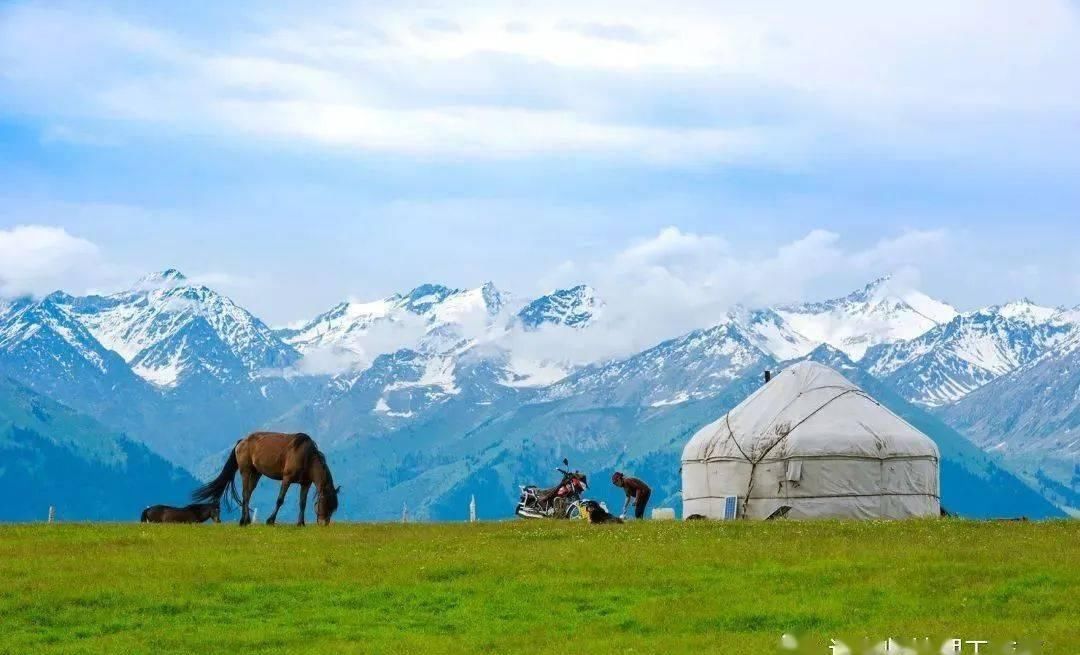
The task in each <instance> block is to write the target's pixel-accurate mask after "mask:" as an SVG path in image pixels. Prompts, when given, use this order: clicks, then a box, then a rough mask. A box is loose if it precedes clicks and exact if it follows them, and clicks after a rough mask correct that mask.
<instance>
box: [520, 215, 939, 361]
mask: <svg viewBox="0 0 1080 655" xmlns="http://www.w3.org/2000/svg"><path fill="white" fill-rule="evenodd" d="M947 243H948V233H947V232H945V231H944V230H931V231H908V232H904V233H902V234H899V235H898V236H896V237H893V238H888V239H882V240H879V241H877V242H874V243H871V244H869V245H866V246H863V247H851V246H847V247H845V244H844V242H843V240H842V239H841V237H840V235H838V234H836V233H834V232H830V231H826V230H812V231H810V232H809V233H807V234H806V235H805V236H804V237H802V238H800V239H797V240H795V241H792V242H790V243H786V244H781V245H779V246H774V247H773V248H772V249H771V250H766V251H763V252H755V251H753V250H739V249H737V248H735V247H733V246H732V245H730V244H729V243H728V241H727V240H726V239H725V238H724V237H723V236H721V235H710V234H694V233H690V232H685V231H683V230H680V229H679V228H676V227H667V228H664V229H663V230H661V231H660V232H659V233H658V234H657V235H656V236H654V237H652V238H650V239H645V240H642V241H639V242H636V243H634V244H632V245H630V246H629V247H627V248H626V249H625V250H623V251H621V252H619V253H617V254H616V255H614V256H613V257H611V258H610V259H608V260H604V261H594V262H587V263H573V262H567V263H564V264H563V265H561V266H560V267H558V269H557V270H556V271H555V272H554V273H553V274H552V276H551V277H550V278H549V280H550V281H552V282H554V283H555V284H557V285H569V284H573V283H575V282H578V281H580V280H582V279H585V280H588V281H590V282H591V283H592V284H594V285H595V287H596V288H597V294H598V296H599V297H600V298H602V299H603V301H604V303H605V306H604V310H603V313H602V314H601V315H600V317H599V319H598V320H597V321H596V322H595V323H594V324H593V325H592V326H590V328H589V329H587V330H572V329H568V328H563V327H551V328H543V329H541V330H538V331H535V332H521V331H519V332H518V333H516V334H512V335H510V336H509V337H508V338H507V339H508V343H510V344H512V347H513V349H514V352H515V354H518V355H521V356H527V357H531V358H533V359H535V360H541V361H544V360H548V361H562V362H570V363H574V364H583V363H587V362H592V361H596V359H597V358H601V359H606V358H611V357H620V356H625V355H629V354H631V353H635V352H638V351H641V350H643V349H645V348H648V347H650V346H653V345H655V344H657V343H659V342H660V341H663V340H665V339H668V338H672V337H675V336H678V335H681V334H684V333H686V332H689V331H691V330H694V329H697V328H704V327H709V326H712V325H715V324H716V323H718V322H720V321H722V320H724V318H725V316H726V314H727V313H728V312H729V311H730V310H731V309H732V308H733V307H734V306H735V305H740V304H741V305H745V306H749V307H765V306H769V305H774V304H780V303H785V302H793V301H805V300H808V299H814V298H822V297H827V296H828V295H830V294H839V293H847V292H848V291H851V290H854V289H856V288H859V287H861V286H862V285H864V284H866V283H867V282H868V281H870V280H871V279H873V278H875V277H877V276H880V275H883V274H890V273H892V274H895V275H896V278H895V285H896V288H897V289H901V288H910V287H913V286H915V285H916V284H917V282H918V276H919V271H920V268H921V267H922V266H923V265H925V264H926V263H928V262H932V261H934V260H935V259H936V258H937V257H938V256H939V254H940V248H942V247H945V246H946V245H947Z"/></svg>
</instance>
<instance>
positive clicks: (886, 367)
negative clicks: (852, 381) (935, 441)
mask: <svg viewBox="0 0 1080 655" xmlns="http://www.w3.org/2000/svg"><path fill="white" fill-rule="evenodd" d="M1062 316H1063V313H1062V310H1060V309H1056V308H1051V307H1040V306H1038V305H1036V304H1034V303H1032V302H1031V301H1030V300H1026V299H1024V300H1019V301H1016V302H1012V303H1008V304H1006V305H1002V306H994V307H988V308H985V309H980V310H978V311H974V312H968V313H965V314H960V315H958V316H956V317H955V318H953V319H952V320H951V321H949V322H948V323H945V324H943V325H938V326H936V327H934V328H932V329H931V330H930V331H928V332H926V333H925V334H923V335H921V336H918V337H916V338H914V339H910V340H908V341H900V342H896V343H893V344H883V345H880V346H876V347H874V348H872V349H871V350H870V351H869V352H868V353H867V355H866V357H865V359H864V362H863V363H864V365H865V366H867V368H868V369H869V370H870V372H871V373H873V374H874V375H876V376H877V377H879V378H882V379H884V380H887V381H888V382H889V383H891V384H892V385H893V387H894V388H896V389H897V390H898V391H899V392H900V393H902V394H903V395H904V396H905V397H906V398H907V399H908V400H910V401H912V402H915V403H918V404H921V405H925V406H929V407H939V406H942V405H948V404H951V403H954V402H956V401H958V400H960V399H961V398H963V397H964V396H966V395H967V394H969V393H971V392H972V391H974V390H975V389H978V388H979V387H981V386H983V385H985V384H987V383H989V382H991V381H992V380H994V379H996V378H998V377H1000V376H1002V375H1005V374H1007V373H1009V372H1011V371H1014V370H1016V369H1017V368H1020V367H1021V366H1024V365H1025V364H1027V363H1029V362H1031V361H1034V360H1035V359H1037V358H1038V357H1040V356H1042V355H1043V354H1044V353H1045V352H1046V351H1047V350H1048V349H1050V348H1052V347H1053V346H1054V345H1055V344H1056V343H1058V342H1059V341H1060V340H1061V339H1062V338H1063V337H1064V335H1065V334H1067V333H1068V332H1069V330H1070V329H1071V326H1070V325H1069V324H1068V322H1067V321H1064V320H1062V319H1061V317H1062Z"/></svg>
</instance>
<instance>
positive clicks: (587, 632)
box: [0, 520, 1080, 655]
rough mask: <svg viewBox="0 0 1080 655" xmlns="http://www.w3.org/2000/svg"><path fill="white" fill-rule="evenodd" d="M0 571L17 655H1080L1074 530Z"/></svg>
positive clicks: (296, 543)
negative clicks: (917, 651)
mask: <svg viewBox="0 0 1080 655" xmlns="http://www.w3.org/2000/svg"><path fill="white" fill-rule="evenodd" d="M0 580H2V582H3V584H2V585H0V652H3V653H18V654H20V655H21V654H23V653H34V654H39V653H110V654H113V653H129V652H130V653H166V652H167V653H174V652H175V653H198V654H205V653H219V652H220V653H266V652H277V651H280V652H285V651H288V652H290V653H307V652H311V653H315V652H321V653H481V652H490V653H560V652H572V653H577V654H589V655H591V654H593V653H683V652H686V653H691V652H692V653H775V652H780V650H779V644H780V636H781V635H782V634H783V633H785V632H787V633H795V634H798V635H801V636H802V639H803V641H802V644H803V646H807V645H808V644H813V647H810V648H805V649H804V650H803V652H811V653H828V652H829V651H828V650H827V649H825V647H824V639H825V638H826V637H832V636H839V637H847V638H862V637H864V636H869V637H874V638H884V637H886V636H890V635H896V636H932V637H935V638H938V637H940V638H945V637H948V636H956V637H963V638H971V639H991V640H997V641H1001V642H1003V641H1004V640H1006V639H1010V638H1015V637H1021V636H1027V637H1032V638H1036V639H1040V640H1045V646H1044V647H1043V651H1042V652H1044V653H1052V654H1061V655H1075V654H1076V653H1080V522H1078V521H1071V522H1068V521H1060V522H1049V523H976V522H965V521H953V520H943V521H929V522H897V523H856V522H845V523H838V522H817V523H792V522H777V523H742V522H739V523H705V522H700V523H674V522H669V523H648V522H643V523H638V524H632V525H625V526H604V527H598V526H589V525H585V524H582V523H578V522H574V523H572V524H571V523H553V522H543V523H541V522H529V523H526V522H508V523H484V524H476V525H446V524H444V525H424V524H412V525H397V524H385V525H377V524H376V525H348V524H337V525H334V526H332V527H330V528H319V527H317V526H309V527H307V528H304V529H297V528H294V527H291V526H289V527H286V526H279V527H276V528H267V527H265V526H253V527H251V528H249V529H240V528H238V527H237V526H235V525H200V526H165V525H53V526H47V525H32V526H30V525H28V526H3V527H0ZM965 652H967V651H965ZM984 652H985V651H984ZM994 652H998V651H994Z"/></svg>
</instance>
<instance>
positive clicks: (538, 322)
mask: <svg viewBox="0 0 1080 655" xmlns="http://www.w3.org/2000/svg"><path fill="white" fill-rule="evenodd" d="M602 306H603V303H602V302H601V301H600V300H599V299H597V297H596V292H595V290H594V289H593V288H592V287H590V286H588V285H585V284H579V285H578V286H576V287H573V288H570V289H557V290H556V291H553V292H551V293H550V294H548V295H546V296H541V297H539V298H537V299H536V300H534V301H532V302H530V303H529V304H528V305H526V306H525V307H524V308H522V309H521V311H519V312H518V313H517V318H518V320H519V321H520V322H521V325H522V326H523V327H524V328H525V329H526V330H535V329H537V328H539V327H540V326H542V325H565V326H567V327H573V328H584V327H586V326H587V325H589V324H590V323H591V322H592V320H593V318H595V316H596V314H597V312H598V310H599V309H600V308H601V307H602Z"/></svg>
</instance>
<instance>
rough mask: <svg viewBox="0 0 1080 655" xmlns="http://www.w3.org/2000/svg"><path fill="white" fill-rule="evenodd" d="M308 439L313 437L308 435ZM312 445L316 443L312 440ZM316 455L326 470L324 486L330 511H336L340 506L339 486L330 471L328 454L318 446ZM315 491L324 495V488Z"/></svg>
mask: <svg viewBox="0 0 1080 655" xmlns="http://www.w3.org/2000/svg"><path fill="white" fill-rule="evenodd" d="M304 436H307V435H304ZM308 439H309V440H310V439H311V437H308ZM312 445H314V442H312ZM314 456H315V457H316V458H317V459H318V460H319V463H320V464H322V467H323V471H325V472H326V480H325V482H324V483H323V485H322V486H323V487H324V488H325V489H326V490H327V491H326V495H327V499H326V500H327V502H329V503H330V511H331V512H336V511H337V508H338V498H337V488H336V487H334V475H333V474H332V473H331V472H330V467H329V466H328V465H327V464H326V455H324V454H323V451H321V450H319V449H318V448H315V453H314ZM315 493H316V494H317V495H319V496H322V495H323V489H322V488H318V489H316V490H315Z"/></svg>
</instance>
